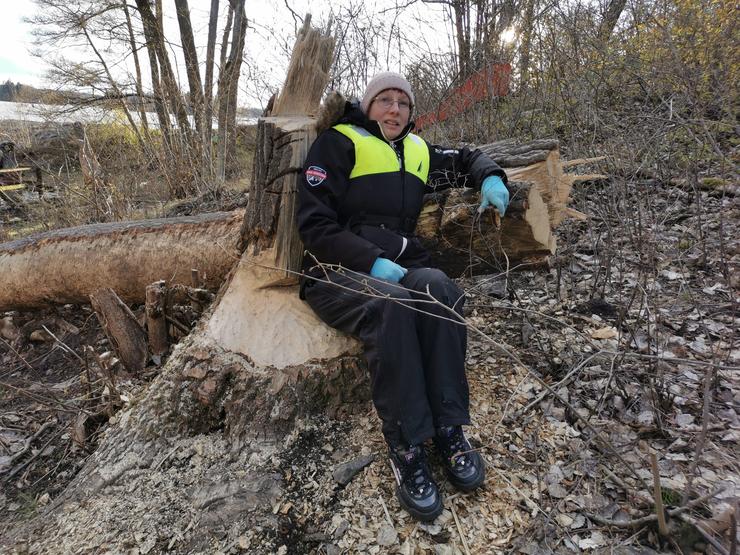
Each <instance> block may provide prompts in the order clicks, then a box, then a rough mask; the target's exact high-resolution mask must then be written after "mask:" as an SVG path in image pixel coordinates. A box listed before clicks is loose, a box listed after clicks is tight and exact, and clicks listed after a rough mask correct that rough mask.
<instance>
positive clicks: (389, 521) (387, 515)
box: [378, 495, 396, 528]
mask: <svg viewBox="0 0 740 555" xmlns="http://www.w3.org/2000/svg"><path fill="white" fill-rule="evenodd" d="M378 499H379V500H380V505H381V506H382V507H383V512H384V513H385V518H387V519H388V524H390V525H391V526H393V527H394V528H395V527H396V526H395V524H393V519H392V518H391V513H389V512H388V507H387V506H386V504H385V500H384V499H383V496H382V495H381V496H379V497H378Z"/></svg>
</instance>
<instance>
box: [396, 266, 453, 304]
mask: <svg viewBox="0 0 740 555" xmlns="http://www.w3.org/2000/svg"><path fill="white" fill-rule="evenodd" d="M404 282H408V286H409V288H411V289H413V290H415V291H419V292H421V293H426V292H427V291H428V292H429V293H431V295H432V296H433V297H434V298H435V299H437V300H439V301H442V302H444V303H445V304H446V305H448V306H453V305H460V304H461V303H462V302H463V300H464V296H465V294H464V292H463V290H462V289H460V287H458V285H457V284H456V283H455V282H454V281H452V280H451V279H450V278H449V277H448V276H447V274H445V273H444V272H443V271H442V270H439V269H437V268H419V269H418V270H412V271H411V272H409V275H408V276H407V278H406V280H404Z"/></svg>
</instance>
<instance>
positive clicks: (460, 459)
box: [445, 426, 471, 466]
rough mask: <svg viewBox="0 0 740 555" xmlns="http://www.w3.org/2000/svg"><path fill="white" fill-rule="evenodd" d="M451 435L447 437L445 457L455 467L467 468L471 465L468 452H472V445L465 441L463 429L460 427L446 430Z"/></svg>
mask: <svg viewBox="0 0 740 555" xmlns="http://www.w3.org/2000/svg"><path fill="white" fill-rule="evenodd" d="M446 432H448V434H449V435H447V437H446V441H445V444H446V451H447V452H446V453H445V456H446V457H448V458H449V460H450V463H452V465H454V466H465V465H467V464H469V463H471V460H470V458H469V457H468V453H467V452H468V451H470V444H469V443H468V440H467V439H465V434H464V433H463V431H462V428H461V427H459V426H455V427H453V428H452V429H451V430H449V429H448V430H446Z"/></svg>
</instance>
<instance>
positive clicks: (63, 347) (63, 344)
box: [41, 325, 86, 364]
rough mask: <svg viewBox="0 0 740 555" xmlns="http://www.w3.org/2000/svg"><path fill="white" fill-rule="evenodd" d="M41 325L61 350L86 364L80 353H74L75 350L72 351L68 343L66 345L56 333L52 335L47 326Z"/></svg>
mask: <svg viewBox="0 0 740 555" xmlns="http://www.w3.org/2000/svg"><path fill="white" fill-rule="evenodd" d="M41 327H42V328H44V329H45V330H46V333H48V334H49V335H51V337H52V338H53V339H54V341H56V342H57V343H58V344H59V346H60V347H61V348H62V350H63V351H64V352H65V353H69V354H70V355H73V356H75V357H76V358H77V360H79V361H80V362H81V363H82V364H86V362H85V360H84V359H83V358H82V357H81V356H80V355H78V354H77V353H76V352H75V351H74V350H73V349H72V348H71V347H70V346H69V345H67V344H66V343H65V342H64V341H62V340H61V339H59V338H58V337H57V336H56V335H54V334H53V333H52V332H51V330H50V329H49V328H47V327H46V326H44V325H42V326H41Z"/></svg>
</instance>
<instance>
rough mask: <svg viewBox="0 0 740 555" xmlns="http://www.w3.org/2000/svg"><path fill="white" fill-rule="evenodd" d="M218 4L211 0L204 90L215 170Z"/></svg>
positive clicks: (207, 142) (206, 136)
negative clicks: (214, 107)
mask: <svg viewBox="0 0 740 555" xmlns="http://www.w3.org/2000/svg"><path fill="white" fill-rule="evenodd" d="M218 4H219V0H211V13H210V16H209V19H208V44H207V46H206V82H205V92H204V97H205V98H204V100H203V102H204V108H203V120H204V123H205V128H204V130H203V131H204V133H203V148H204V149H205V152H206V158H207V159H208V169H209V171H210V172H211V173H212V172H213V148H212V145H211V140H212V137H213V64H214V56H215V53H216V31H217V30H218Z"/></svg>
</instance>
